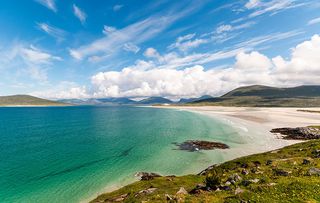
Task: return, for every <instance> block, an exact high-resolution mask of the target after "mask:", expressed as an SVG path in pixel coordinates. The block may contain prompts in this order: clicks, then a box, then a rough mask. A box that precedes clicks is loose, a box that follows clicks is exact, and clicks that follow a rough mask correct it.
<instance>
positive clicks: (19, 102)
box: [0, 95, 68, 106]
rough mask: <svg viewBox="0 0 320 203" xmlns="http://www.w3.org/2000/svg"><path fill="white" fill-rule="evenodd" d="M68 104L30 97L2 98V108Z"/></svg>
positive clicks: (0, 98)
mask: <svg viewBox="0 0 320 203" xmlns="http://www.w3.org/2000/svg"><path fill="white" fill-rule="evenodd" d="M66 105H68V104H65V103H62V102H55V101H50V100H46V99H41V98H38V97H33V96H29V95H13V96H0V106H66Z"/></svg>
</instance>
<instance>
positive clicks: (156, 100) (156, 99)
mask: <svg viewBox="0 0 320 203" xmlns="http://www.w3.org/2000/svg"><path fill="white" fill-rule="evenodd" d="M171 103H173V102H172V101H171V100H169V99H166V98H163V97H149V98H146V99H143V100H141V101H138V102H137V104H171Z"/></svg>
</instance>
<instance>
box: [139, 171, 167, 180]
mask: <svg viewBox="0 0 320 203" xmlns="http://www.w3.org/2000/svg"><path fill="white" fill-rule="evenodd" d="M135 176H136V177H139V178H140V180H152V179H154V178H156V177H161V175H159V174H157V173H149V172H138V173H136V174H135Z"/></svg>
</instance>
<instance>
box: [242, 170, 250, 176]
mask: <svg viewBox="0 0 320 203" xmlns="http://www.w3.org/2000/svg"><path fill="white" fill-rule="evenodd" d="M241 174H242V175H248V174H249V171H247V170H246V169H243V170H242V171H241Z"/></svg>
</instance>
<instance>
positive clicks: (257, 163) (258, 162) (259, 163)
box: [253, 161, 261, 167]
mask: <svg viewBox="0 0 320 203" xmlns="http://www.w3.org/2000/svg"><path fill="white" fill-rule="evenodd" d="M253 164H254V165H255V166H256V167H258V166H261V162H260V161H254V162H253Z"/></svg>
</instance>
